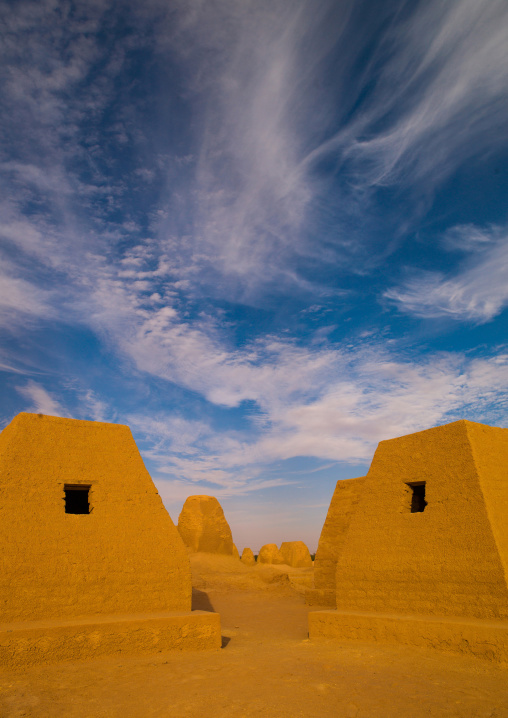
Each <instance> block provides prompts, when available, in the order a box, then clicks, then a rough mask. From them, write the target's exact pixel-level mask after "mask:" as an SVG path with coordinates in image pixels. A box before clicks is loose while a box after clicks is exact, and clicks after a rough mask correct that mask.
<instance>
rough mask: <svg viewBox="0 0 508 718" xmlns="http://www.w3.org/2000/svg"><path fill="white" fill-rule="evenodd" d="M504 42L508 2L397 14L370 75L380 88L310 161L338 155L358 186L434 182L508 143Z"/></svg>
mask: <svg viewBox="0 0 508 718" xmlns="http://www.w3.org/2000/svg"><path fill="white" fill-rule="evenodd" d="M507 38H508V6H507V4H506V2H505V1H504V0H455V1H454V2H447V3H443V2H441V1H440V0H429V1H428V2H425V3H421V4H420V5H419V6H418V7H417V9H416V10H415V11H414V12H413V13H411V14H410V15H409V16H406V19H404V20H402V19H401V18H400V17H399V18H397V17H396V18H394V22H392V24H391V29H390V31H388V32H387V34H386V35H385V37H384V38H383V42H382V43H381V44H380V45H379V50H378V54H377V56H375V57H374V59H373V60H372V63H371V67H370V72H369V73H367V75H366V77H367V78H368V79H369V80H370V79H371V78H372V73H376V75H377V76H378V79H377V82H376V85H375V87H374V89H373V90H372V89H371V90H370V91H369V92H368V93H367V97H366V100H365V101H364V103H363V104H362V106H361V108H360V111H359V113H358V114H357V116H356V117H355V118H354V119H353V121H352V122H351V123H350V124H349V125H348V126H347V127H345V129H342V130H341V131H340V132H339V133H338V134H337V135H336V136H335V137H334V138H333V139H331V140H328V141H327V142H326V143H324V144H323V145H322V146H321V147H320V148H319V149H317V150H314V151H313V152H312V153H311V154H310V155H309V157H308V161H311V160H314V159H315V158H317V157H319V156H321V155H322V154H327V153H330V152H337V151H340V152H341V153H342V154H343V157H344V158H346V159H348V160H349V161H350V162H351V163H352V165H351V166H350V167H349V169H350V171H351V172H352V173H353V176H354V181H355V184H356V185H357V186H362V187H364V186H366V185H375V184H381V185H382V184H389V183H392V182H403V183H404V185H405V186H408V184H414V183H417V182H419V181H421V180H425V181H426V182H427V183H430V184H431V186H435V185H436V184H438V183H439V182H440V181H441V180H442V179H444V178H445V177H447V176H448V175H449V174H450V173H451V172H452V171H453V170H454V169H455V168H456V167H457V166H458V165H460V164H462V163H463V162H465V161H466V160H468V159H470V158H472V157H474V156H481V154H482V153H483V152H485V150H486V149H487V148H488V149H489V151H491V150H492V148H493V147H494V146H495V145H496V143H500V144H504V143H505V142H506V139H507V130H506V122H505V118H506V116H507V114H508V94H507V93H506V87H507V86H508V41H507ZM387 56H388V57H390V59H389V61H388V62H384V59H385V58H386V57H387ZM360 89H361V90H362V89H366V88H360Z"/></svg>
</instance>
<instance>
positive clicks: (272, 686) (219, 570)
mask: <svg viewBox="0 0 508 718" xmlns="http://www.w3.org/2000/svg"><path fill="white" fill-rule="evenodd" d="M191 564H192V573H193V607H194V608H196V609H205V610H215V611H218V612H219V613H220V615H221V622H222V636H223V648H222V649H220V650H219V651H200V652H184V653H179V652H165V653H156V654H153V655H144V656H136V655H132V654H117V655H115V656H111V657H108V658H100V659H95V660H87V661H73V662H65V663H63V662H62V663H54V664H50V665H39V666H34V667H30V668H27V669H25V670H23V671H19V670H18V671H6V670H3V671H0V716H1V718H32V717H33V718H75V717H76V718H77V717H79V718H117V717H118V718H147V717H150V716H154V717H158V718H159V717H160V718H163V717H164V718H165V717H166V716H168V717H169V716H171V717H172V718H173V717H176V718H183V717H184V716H189V717H192V718H194V717H195V718H197V717H198V716H199V717H200V718H201V717H207V718H208V717H211V718H222V717H224V718H225V717H226V716H227V717H228V718H237V717H241V716H267V717H268V718H282V717H284V718H293V717H294V718H296V717H299V716H311V717H315V718H320V717H321V716H322V717H323V718H324V717H325V716H326V717H327V718H329V717H330V716H334V717H335V716H337V717H342V716H344V717H347V718H374V717H375V718H391V717H392V716H394V717H395V718H399V717H405V716H408V717H409V718H420V716H422V717H423V716H425V717H428V716H443V717H444V716H447V717H452V716H453V717H458V718H473V717H474V718H507V717H508V667H507V666H504V667H503V666H500V665H496V664H492V663H489V662H487V661H484V660H481V659H476V658H471V657H467V656H461V655H456V654H447V653H437V652H434V651H431V650H428V649H416V648H409V647H407V646H396V647H394V646H383V645H379V644H368V643H357V642H341V643H337V642H333V641H329V640H326V639H321V640H316V641H314V640H313V641H310V640H309V639H308V637H307V613H308V611H309V610H316V608H317V607H316V606H313V607H312V608H309V607H308V606H306V605H305V601H304V596H303V594H304V591H305V586H308V585H310V584H311V581H312V569H293V568H290V567H288V566H255V567H250V566H245V565H244V564H242V563H241V562H239V561H238V560H236V559H234V558H233V557H228V556H210V555H205V554H196V555H194V556H191Z"/></svg>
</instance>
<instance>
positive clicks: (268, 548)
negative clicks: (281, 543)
mask: <svg viewBox="0 0 508 718" xmlns="http://www.w3.org/2000/svg"><path fill="white" fill-rule="evenodd" d="M257 562H258V563H273V564H276V565H280V564H283V563H284V559H283V558H282V555H281V552H280V551H279V548H278V546H277V544H275V543H267V544H265V545H264V546H261V548H260V549H259V554H258V560H257Z"/></svg>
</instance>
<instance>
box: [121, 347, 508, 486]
mask: <svg viewBox="0 0 508 718" xmlns="http://www.w3.org/2000/svg"><path fill="white" fill-rule="evenodd" d="M308 353H309V358H311V357H310V354H311V352H310V350H308ZM333 358H334V362H332V365H331V366H330V367H329V373H328V379H327V382H326V383H318V384H316V383H314V384H313V385H312V387H309V395H307V396H305V394H296V395H295V394H291V393H289V394H286V393H285V387H283V386H279V384H278V382H277V377H278V373H277V369H276V368H275V367H270V366H269V365H267V366H264V367H263V368H264V373H265V379H266V381H265V382H264V383H263V384H262V385H260V387H259V398H258V402H259V405H260V406H262V407H263V414H264V416H263V421H262V422H261V423H260V425H259V426H258V430H257V431H256V432H254V434H248V433H247V431H245V432H244V433H242V432H239V431H236V432H232V431H229V432H225V431H221V432H215V431H214V430H213V429H212V427H211V426H207V425H206V424H205V423H204V422H202V421H200V422H188V421H183V420H181V419H175V418H174V417H172V416H170V415H168V416H162V415H161V416H159V417H157V420H156V421H155V422H154V421H153V420H152V419H150V418H149V417H144V416H142V415H137V416H136V417H131V419H130V421H131V422H132V424H133V428H134V430H135V431H136V432H138V433H139V434H140V435H141V436H143V437H144V438H145V441H147V442H148V445H152V446H153V447H154V449H153V451H149V452H148V453H147V456H149V458H150V459H151V460H152V461H154V463H155V465H156V466H157V467H158V471H159V472H161V473H162V474H168V475H172V476H174V477H176V480H177V481H186V482H190V483H196V482H200V483H201V484H202V485H205V486H207V485H208V486H212V487H213V490H214V491H215V488H216V487H218V488H220V490H222V491H223V492H225V495H226V494H227V495H236V494H239V493H244V492H245V491H247V490H252V489H256V488H262V487H263V486H265V484H264V483H263V481H264V480H265V478H266V477H264V474H263V472H264V469H265V467H266V466H267V465H270V464H272V463H273V462H277V461H281V460H285V459H290V458H294V457H298V456H311V457H317V458H320V459H328V460H334V461H342V462H367V463H368V462H369V460H370V458H371V457H372V454H373V452H374V449H375V447H376V445H377V443H378V442H379V441H381V440H383V439H388V438H393V437H396V436H401V435H404V434H407V433H412V432H414V431H418V430H422V429H426V428H429V427H431V426H435V425H438V424H442V423H447V422H449V421H453V420H457V419H460V418H468V419H471V420H474V421H480V422H482V421H483V422H487V423H495V422H496V420H497V419H498V418H499V417H501V416H503V415H504V414H505V412H506V408H507V407H508V398H507V396H506V393H505V390H506V386H507V385H508V356H507V355H505V354H502V353H500V354H498V355H497V356H493V357H489V358H485V359H481V358H475V359H467V358H466V357H461V356H459V355H452V354H444V355H440V356H430V357H428V358H427V359H426V360H420V361H419V362H416V361H413V362H408V361H403V360H400V359H396V358H394V357H390V356H389V355H388V354H387V353H386V351H384V350H382V349H381V348H379V347H377V348H374V347H372V348H371V349H370V350H368V351H362V350H358V351H357V352H355V353H351V354H349V355H348V356H344V355H343V354H341V352H339V351H336V352H335V353H334V357H333ZM286 372H290V369H289V367H288V366H286ZM311 393H314V394H315V396H314V397H313V398H310V394H311ZM293 478H294V477H291V476H290V477H275V482H277V481H281V480H282V481H281V482H282V483H283V482H285V481H292V479H293ZM188 490H189V491H190V492H192V491H195V490H196V489H195V488H194V489H192V488H190V487H189V489H188Z"/></svg>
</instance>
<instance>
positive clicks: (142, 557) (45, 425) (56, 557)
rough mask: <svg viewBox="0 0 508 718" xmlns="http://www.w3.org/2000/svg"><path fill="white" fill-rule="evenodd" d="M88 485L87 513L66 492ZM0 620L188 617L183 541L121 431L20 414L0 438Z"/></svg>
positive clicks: (187, 568)
mask: <svg viewBox="0 0 508 718" xmlns="http://www.w3.org/2000/svg"><path fill="white" fill-rule="evenodd" d="M65 484H85V485H90V487H91V488H90V493H89V499H90V500H89V503H90V513H89V514H69V513H66V512H65V500H64V485H65ZM0 547H1V551H0V621H2V622H7V621H22V620H39V619H46V618H71V617H77V616H90V615H94V614H120V613H122V614H123V613H125V614H127V613H131V612H140V611H142V612H154V611H190V608H191V577H190V564H189V559H188V556H187V553H186V550H185V547H184V544H183V542H182V540H181V538H180V536H179V534H178V532H177V530H176V527H175V526H174V524H173V522H172V520H171V518H170V516H169V514H168V513H167V511H166V509H165V507H164V505H163V503H162V500H161V498H160V496H159V494H158V492H157V489H156V487H155V486H154V484H153V482H152V480H151V478H150V475H149V474H148V471H147V470H146V468H145V466H144V464H143V461H142V459H141V456H140V454H139V451H138V449H137V447H136V444H135V442H134V439H133V437H132V434H131V432H130V429H129V428H128V427H127V426H121V425H115V424H104V423H99V422H91V421H77V420H74V419H62V418H58V417H51V416H43V415H40V414H25V413H23V414H19V415H18V416H17V417H15V419H13V421H12V422H11V423H10V424H9V425H8V426H7V427H6V428H5V429H4V431H3V432H2V433H1V434H0Z"/></svg>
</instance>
